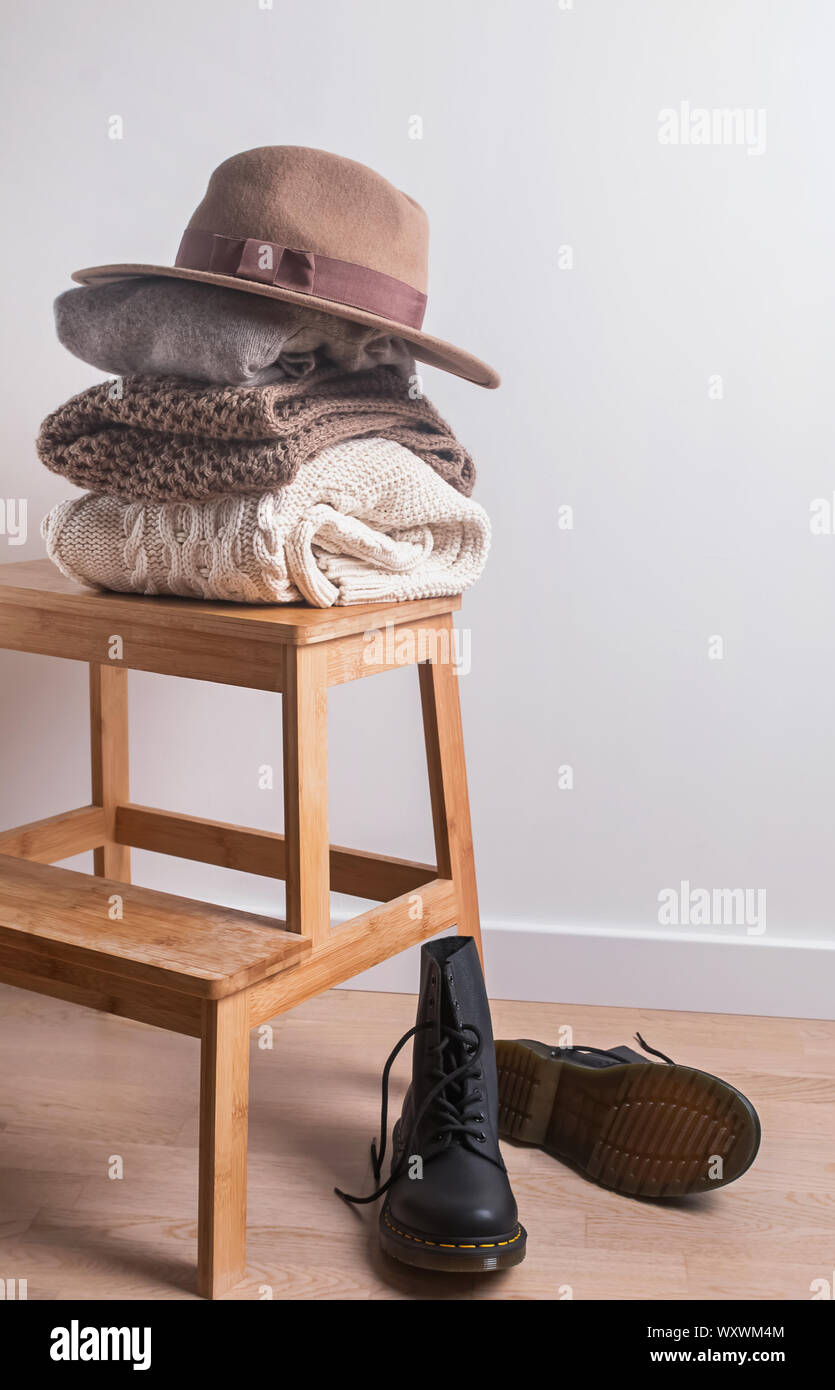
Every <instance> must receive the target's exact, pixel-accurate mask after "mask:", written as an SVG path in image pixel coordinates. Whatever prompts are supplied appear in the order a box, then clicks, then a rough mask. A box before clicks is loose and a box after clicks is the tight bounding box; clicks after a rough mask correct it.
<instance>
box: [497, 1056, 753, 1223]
mask: <svg viewBox="0 0 835 1390" xmlns="http://www.w3.org/2000/svg"><path fill="white" fill-rule="evenodd" d="M636 1037H637V1040H638V1042H639V1043H640V1045H641V1047H643V1048H644V1049H645V1050H646V1051H647V1052H652V1053H653V1054H654V1055H655V1056H656V1057H661V1058H662V1059H663V1061H664V1062H666V1063H667V1065H666V1066H662V1065H660V1064H659V1063H657V1062H648V1061H647V1059H646V1058H645V1057H642V1056H641V1055H640V1053H638V1052H633V1051H632V1049H631V1048H629V1047H613V1048H610V1049H609V1050H608V1051H603V1050H602V1049H600V1048H596V1047H566V1048H562V1047H549V1045H548V1044H547V1043H541V1042H532V1041H530V1040H529V1039H527V1038H517V1039H516V1040H515V1041H512V1042H511V1041H499V1042H497V1043H496V1061H497V1065H498V1074H499V1133H500V1135H501V1136H502V1138H503V1139H517V1140H519V1141H521V1142H522V1143H525V1144H536V1145H538V1146H539V1147H540V1148H542V1149H544V1150H545V1151H546V1153H549V1154H552V1155H553V1156H554V1157H555V1158H561V1159H564V1160H565V1161H566V1162H567V1163H570V1164H572V1166H574V1167H575V1168H577V1169H579V1170H580V1172H582V1173H584V1174H585V1176H586V1177H589V1178H592V1179H593V1180H594V1181H595V1182H598V1183H600V1184H601V1186H603V1187H609V1188H612V1189H614V1191H616V1192H626V1193H628V1194H629V1195H630V1196H633V1197H677V1196H681V1195H683V1194H686V1193H691V1192H712V1191H713V1190H714V1189H715V1188H717V1187H725V1186H727V1184H728V1183H729V1182H733V1181H734V1180H735V1179H736V1178H738V1177H740V1176H741V1175H742V1174H743V1173H744V1172H745V1170H746V1169H747V1168H749V1167H750V1166H751V1164H752V1163H753V1161H754V1158H755V1157H756V1153H757V1149H758V1148H759V1144H760V1122H759V1119H758V1117H757V1112H756V1110H755V1109H754V1107H753V1105H752V1104H751V1102H750V1101H749V1100H748V1099H747V1097H746V1096H744V1095H743V1094H742V1092H741V1091H737V1090H736V1088H735V1087H734V1086H730V1085H729V1084H728V1082H727V1081H721V1080H720V1079H719V1077H718V1076H710V1075H709V1074H708V1073H707V1072H704V1071H696V1070H695V1069H694V1068H692V1067H685V1066H679V1065H677V1064H676V1063H674V1062H672V1061H671V1060H670V1058H669V1057H665V1056H664V1054H663V1053H662V1052H656V1051H655V1049H654V1048H651V1047H647V1044H646V1043H645V1042H644V1040H643V1038H642V1037H641V1035H640V1033H638V1034H636Z"/></svg>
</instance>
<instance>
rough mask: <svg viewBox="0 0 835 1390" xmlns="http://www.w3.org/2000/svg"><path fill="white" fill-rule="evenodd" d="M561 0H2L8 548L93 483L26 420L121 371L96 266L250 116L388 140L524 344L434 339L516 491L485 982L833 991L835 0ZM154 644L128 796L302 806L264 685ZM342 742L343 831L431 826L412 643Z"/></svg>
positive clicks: (165, 870)
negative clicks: (84, 345)
mask: <svg viewBox="0 0 835 1390" xmlns="http://www.w3.org/2000/svg"><path fill="white" fill-rule="evenodd" d="M566 6H567V0H563V5H561V4H560V3H559V0H498V2H497V0H421V4H419V5H413V4H410V3H406V0H306V3H305V4H304V5H298V4H295V3H290V2H289V0H274V5H273V9H272V10H261V9H259V6H258V0H143V3H142V4H141V5H140V4H137V3H126V2H125V0H75V3H74V4H73V5H66V4H62V3H59V0H49V2H48V3H41V4H37V5H32V6H17V7H14V8H7V9H6V12H5V15H4V19H3V25H4V28H5V30H6V31H7V41H6V45H5V68H6V71H5V73H4V91H5V94H6V95H5V101H4V103H3V105H2V109H0V121H1V122H2V147H3V167H2V184H3V188H4V192H5V194H6V199H5V202H6V215H5V217H4V218H3V220H2V224H0V230H2V243H3V245H2V257H3V264H4V266H5V272H4V274H3V275H2V277H0V285H2V314H3V324H4V332H3V334H2V339H3V346H2V352H3V359H2V365H3V370H2V372H1V373H0V393H2V421H3V432H4V440H3V451H2V465H1V466H2V483H1V484H0V493H2V495H3V496H4V497H15V498H18V497H25V498H26V499H27V500H28V506H29V516H30V534H29V539H28V541H27V544H26V545H25V546H20V547H14V546H10V545H9V544H8V538H4V537H3V536H0V561H4V562H5V561H12V560H19V559H21V558H28V557H32V556H37V555H40V554H41V553H42V544H41V541H40V538H39V535H38V531H37V522H38V521H39V519H40V517H41V516H42V515H43V513H44V512H45V511H47V510H48V508H49V507H50V506H51V505H53V504H54V503H55V502H56V501H57V500H58V499H59V498H60V497H61V496H64V495H66V494H67V493H69V492H70V491H71V489H70V488H69V487H67V486H64V485H63V484H62V483H61V482H59V480H57V479H56V478H54V477H53V476H52V475H50V474H49V473H47V472H46V471H45V470H44V469H43V468H41V466H40V465H39V463H38V462H37V459H36V456H35V452H34V448H33V437H34V435H35V433H36V431H37V427H38V424H39V421H40V419H41V418H42V416H43V415H45V414H46V413H47V412H48V411H49V410H50V409H52V408H54V407H55V406H56V405H57V404H58V403H59V402H61V401H62V400H64V399H65V398H66V397H67V396H69V395H70V394H72V393H73V392H75V391H78V390H81V389H83V388H84V387H85V386H86V385H89V384H91V382H92V381H93V380H95V379H97V377H98V374H97V373H95V372H93V370H92V369H89V368H87V367H85V366H84V365H83V364H82V363H80V362H77V361H75V360H74V359H73V358H71V357H70V356H69V355H68V354H67V353H65V352H64V350H63V349H61V348H60V347H59V346H58V344H57V342H56V341H55V339H54V334H53V330H52V321H51V303H52V299H53V298H54V296H55V295H56V294H57V293H58V292H59V291H61V290H62V289H64V288H66V286H67V285H68V283H69V274H70V272H71V271H72V270H73V269H75V268H76V267H78V266H85V265H91V264H95V263H96V262H103V261H110V260H128V261H130V260H145V261H152V262H153V261H155V260H157V261H161V262H162V263H165V262H166V261H168V262H170V260H171V258H172V257H173V255H174V252H175V250H176V247H177V243H178V240H179V236H180V233H181V231H182V229H183V227H184V225H185V223H186V220H187V218H188V216H189V214H190V212H191V211H192V209H193V207H194V205H195V204H196V203H197V202H198V200H199V198H200V197H201V196H202V192H203V188H204V185H205V181H206V179H207V177H208V174H209V172H210V171H211V169H212V168H213V167H214V166H215V165H216V164H217V163H218V162H219V161H220V160H221V159H223V158H225V157H226V156H228V155H229V154H231V153H234V152H235V151H237V150H241V149H245V148H248V147H250V146H253V145H259V144H267V143H287V144H307V145H314V146H320V147H323V148H326V149H330V150H334V151H336V152H338V153H341V154H344V155H348V156H350V157H352V158H355V159H359V160H362V161H363V162H365V163H367V164H370V165H372V166H373V167H374V168H376V169H379V170H380V171H381V172H382V173H384V174H385V175H386V176H387V177H389V178H390V179H391V180H392V181H393V182H395V183H396V184H398V185H399V186H400V187H403V188H405V189H406V190H408V191H409V192H410V193H411V194H412V195H414V196H415V197H417V198H418V200H419V201H420V202H421V203H423V204H424V206H425V207H426V208H427V210H428V212H429V215H430V219H431V223H432V234H433V247H432V258H431V266H432V269H431V285H430V308H429V314H428V317H427V327H428V328H429V329H430V331H433V332H436V333H438V334H441V335H443V336H446V337H448V338H449V339H451V340H452V341H454V342H458V343H460V344H462V345H464V346H467V347H469V348H471V349H472V350H473V351H475V352H476V353H479V354H480V355H483V356H484V357H486V358H487V360H488V361H491V362H495V363H496V364H497V365H498V366H499V368H500V370H502V371H503V374H504V385H503V387H502V389H501V390H500V391H498V392H486V391H482V390H480V389H479V388H477V387H474V386H470V385H468V384H466V383H463V382H459V381H457V380H455V379H454V378H452V377H448V376H445V375H443V374H441V373H438V372H434V371H432V370H431V369H427V370H426V378H425V379H426V386H427V390H428V392H429V394H430V395H431V397H432V398H433V399H434V400H435V402H436V403H437V405H438V406H439V408H440V409H441V411H442V412H443V413H444V414H445V415H447V416H448V417H449V418H450V419H451V421H452V422H453V423H454V425H455V427H456V429H457V431H458V433H459V434H460V436H461V438H462V439H463V440H464V441H465V443H466V444H467V445H468V446H469V447H470V448H471V450H472V452H473V454H474V455H475V457H476V460H477V463H478V465H479V468H480V475H479V483H478V488H477V494H476V495H477V496H478V498H479V500H480V501H481V502H482V503H483V504H484V505H485V506H486V507H487V509H488V511H489V512H490V513H491V515H492V518H493V521H494V525H495V540H494V550H493V554H492V557H491V560H490V563H489V566H488V569H487V572H486V574H485V576H484V578H483V580H482V581H481V583H480V585H479V586H478V587H477V588H476V589H475V590H474V591H473V592H472V594H471V595H469V596H468V597H467V599H466V601H465V607H464V610H463V615H462V623H463V624H465V625H466V626H468V627H469V628H471V630H472V644H473V670H472V672H471V674H469V675H468V676H467V677H466V678H465V679H463V681H462V696H463V702H464V715H465V726H466V736H467V748H468V755H469V762H470V779H471V793H472V801H473V814H474V825H475V833H476V845H477V854H478V869H479V879H480V889H481V898H482V905H483V911H484V916H485V919H486V920H487V922H488V923H493V924H494V925H495V926H496V929H497V935H496V936H495V942H496V946H495V954H494V957H493V959H494V966H493V971H492V976H491V984H492V988H493V992H494V993H495V994H502V993H517V994H518V993H521V994H526V993H527V994H534V995H536V997H539V998H553V999H566V998H583V999H586V1000H591V1001H594V1000H600V1001H603V1002H625V1003H636V1004H639V1003H642V1002H643V1003H644V1004H650V1003H655V1004H665V1003H668V1004H670V1005H672V1006H676V1007H688V1008H698V1007H707V1008H710V1007H716V1008H730V1009H734V1008H737V1009H750V1010H751V1011H758V1012H774V1013H779V1012H809V1013H819V1012H828V1011H829V1009H828V999H829V998H830V997H831V994H832V985H833V962H835V953H833V950H832V943H833V931H832V917H833V911H832V900H833V894H832V874H831V864H832V849H831V846H832V838H833V829H834V828H835V827H834V826H833V822H835V797H833V773H835V745H833V740H832V737H831V718H830V709H831V704H832V698H833V689H835V606H833V595H835V573H833V570H834V569H835V536H814V535H812V534H811V533H810V528H809V506H810V502H811V501H812V499H815V498H817V497H820V496H825V497H829V498H831V497H832V494H833V489H835V461H833V457H832V433H833V429H832V409H831V398H832V368H833V353H832V338H833V313H832V311H833V283H834V281H833V249H832V248H833V243H835V235H833V233H834V232H835V228H833V209H832V196H831V181H832V180H831V138H832V137H831V132H832V128H833V116H835V95H833V88H832V82H831V70H832V54H833V40H835V10H833V9H832V7H831V6H828V5H826V4H824V3H821V0H817V3H815V0H794V2H793V3H792V4H791V5H778V4H776V3H773V2H772V0H676V3H675V4H670V3H669V0H632V2H631V3H630V4H623V3H621V0H597V3H593V0H574V3H573V6H571V7H566ZM683 101H688V102H690V103H691V104H692V105H693V106H701V107H706V108H724V107H740V108H751V110H752V111H753V112H758V111H760V110H764V111H765V120H766V148H765V150H764V152H761V153H756V152H754V153H749V152H748V150H747V149H746V147H745V146H743V145H739V144H730V145H727V144H726V145H709V146H698V147H694V146H683V145H674V146H671V145H664V144H661V143H659V139H658V132H659V119H658V116H659V111H660V110H662V109H663V108H675V109H678V108H679V104H680V103H681V102H683ZM113 114H119V115H121V116H122V117H123V119H124V123H125V138H124V139H123V140H122V141H113V140H110V139H108V117H109V116H111V115H113ZM413 115H420V116H421V117H422V119H423V122H424V136H423V139H422V140H414V139H410V138H409V119H410V117H411V116H413ZM760 133H761V132H760ZM565 246H570V247H571V248H572V254H573V263H574V264H573V269H562V268H560V260H561V257H562V259H563V260H564V259H565V253H564V252H563V253H561V252H560V248H561V247H565ZM716 376H719V377H721V378H722V383H723V391H724V394H723V398H722V399H711V398H710V380H711V378H713V377H716ZM562 504H569V505H571V506H572V507H573V508H574V513H575V526H574V529H573V530H571V531H563V530H559V529H558V528H557V525H556V519H557V513H558V508H559V506H560V505H562ZM712 635H720V636H721V637H722V638H723V639H724V659H723V660H721V661H717V660H710V659H709V657H708V641H709V638H710V637H711V636H712ZM84 678H85V673H84V671H83V670H82V668H81V667H76V666H74V665H70V664H68V663H64V664H63V665H61V664H58V663H49V662H47V661H46V660H45V659H42V658H35V657H24V656H18V655H2V656H0V679H2V694H1V695H0V699H2V713H3V719H4V721H5V722H4V729H5V733H4V754H5V756H4V777H3V782H2V792H0V798H1V799H2V805H0V820H2V822H4V823H7V824H11V823H15V822H17V821H21V820H25V819H29V818H32V817H35V816H37V815H44V814H49V813H51V812H53V811H56V810H59V809H62V808H63V807H65V806H69V805H71V804H78V803H80V802H82V801H83V800H84V799H85V798H86V795H87V785H86V772H85V767H86V756H87V750H86V724H85V712H84V700H85V684H84ZM131 681H132V687H131V693H132V699H133V724H134V728H133V739H134V743H133V757H134V769H135V778H134V797H135V799H136V800H138V801H142V802H145V803H149V804H156V805H160V806H164V807H170V808H176V809H182V810H187V811H193V812H196V813H199V814H202V815H207V816H213V817H216V818H218V819H225V820H230V821H237V822H241V823H249V824H253V825H260V826H266V827H271V828H280V826H281V805H280V790H279V791H277V792H275V793H274V794H272V795H270V794H269V793H265V792H261V791H259V790H258V789H257V783H256V773H257V768H258V766H259V765H261V764H263V763H264V762H270V761H274V762H275V763H276V765H278V761H279V758H280V721H279V710H278V708H277V701H276V700H275V699H273V698H271V697H269V696H267V695H263V694H260V693H254V692H243V691H238V690H228V689H227V690H224V689H220V688H218V687H214V686H208V685H200V684H198V683H192V682H180V681H173V680H164V679H163V678H160V677H153V676H146V675H136V676H132V678H131ZM331 744H332V752H331V756H332V778H333V793H332V834H333V838H334V840H336V841H339V842H342V843H351V844H355V845H357V846H360V847H366V848H378V849H380V850H382V851H387V852H392V853H400V854H406V855H414V856H415V857H429V856H430V854H431V842H430V831H429V818H428V810H427V807H426V803H425V795H424V767H423V762H422V749H421V745H420V733H419V725H418V708H417V698H416V692H415V690H414V688H413V682H412V680H411V679H410V673H406V672H402V673H397V674H396V675H394V676H391V677H387V678H385V679H383V678H382V677H380V678H378V679H377V680H375V681H369V682H365V683H361V684H357V685H354V686H350V687H346V688H343V689H340V690H337V691H336V692H334V694H333V696H332V714H331ZM564 764H570V765H571V767H572V768H573V770H574V789H573V790H570V791H569V790H559V789H558V768H559V767H560V766H561V765H564ZM277 785H278V786H279V787H280V776H279V777H278V778H277ZM137 877H138V878H140V880H141V881H144V882H148V883H154V884H159V885H160V886H167V887H175V888H177V887H179V888H181V889H182V890H183V891H192V892H194V893H196V894H197V895H204V896H210V895H216V896H217V897H218V899H221V898H225V899H226V900H228V901H232V902H242V903H257V904H258V905H259V906H260V907H261V908H262V909H263V910H270V908H271V906H272V905H273V903H274V901H275V897H274V885H271V884H268V883H265V882H264V881H263V880H248V879H245V878H244V877H243V876H233V875H226V874H223V873H221V872H220V871H213V870H210V869H205V868H201V867H199V866H194V865H188V866H186V865H183V864H179V863H175V862H167V861H164V860H161V859H158V858H156V857H154V858H151V857H149V856H140V855H137ZM682 880H688V881H689V882H691V883H692V884H693V886H694V887H696V886H697V887H705V888H709V889H711V888H730V887H738V888H751V889H762V890H765V891H766V892H767V925H766V931H765V932H764V933H763V934H762V935H749V934H747V933H746V930H745V928H744V927H734V926H733V925H727V924H722V923H715V922H714V923H713V924H712V925H710V926H708V927H698V926H696V927H691V928H689V929H685V928H683V927H668V926H664V925H661V924H659V922H658V916H657V914H658V901H657V900H658V893H659V891H660V890H661V889H663V888H666V887H677V886H678V885H679V884H680V882H681V881H682ZM530 927H534V928H535V930H529V928H530ZM500 928H504V931H503V933H502V935H501V936H499V935H498V931H499V929H500ZM508 929H509V930H508ZM553 933H560V934H561V935H558V936H556V937H555V936H554V935H553ZM511 934H512V936H511ZM681 938H684V939H683V940H682V939H681ZM732 941H736V943H737V944H735V945H732V944H730V943H731V942H732ZM676 942H678V943H679V944H678V946H677V947H676V946H675V943H676ZM688 942H689V943H690V944H687V943H688ZM783 943H785V944H783ZM775 950H776V951H777V954H775ZM694 952H695V955H694ZM781 953H782V954H781ZM696 958H698V960H699V961H700V962H701V964H700V965H699V967H698V968H695V967H694V966H693V964H692V962H693V961H694V960H695V959H696ZM775 962H779V965H775ZM377 978H378V981H381V982H383V983H385V982H389V983H392V982H393V983H395V984H398V985H399V986H400V987H404V988H408V987H410V986H411V985H412V983H413V981H414V972H413V969H412V968H411V964H409V965H408V966H407V967H406V968H405V969H404V968H403V967H402V965H401V966H400V967H399V969H393V968H390V969H389V970H388V972H386V971H385V970H384V971H383V972H382V974H380V975H378V977H377ZM729 980H730V981H731V982H734V981H736V987H730V988H729V986H728V981H729Z"/></svg>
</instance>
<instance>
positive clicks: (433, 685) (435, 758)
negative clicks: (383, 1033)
mask: <svg viewBox="0 0 835 1390" xmlns="http://www.w3.org/2000/svg"><path fill="white" fill-rule="evenodd" d="M443 626H444V627H445V629H446V630H447V632H448V638H449V645H448V653H447V656H448V659H447V660H446V661H437V660H436V661H430V662H422V663H421V664H420V665H419V666H418V674H419V678H420V698H421V704H422V706H423V731H424V736H425V739H426V761H427V765H428V768H429V795H430V798H431V802H432V822H433V825H434V827H435V854H436V857H437V863H438V873H439V874H440V875H441V877H442V878H451V879H452V880H453V882H454V884H455V887H456V890H457V894H458V931H459V932H460V933H461V934H462V935H464V936H472V937H474V938H475V943H476V946H477V947H478V954H479V956H480V957H481V962H482V967H483V965H484V957H483V955H482V947H481V923H480V921H479V915H478V891H477V889H476V878H475V860H474V857H473V832H472V826H471V825H470V799H469V794H468V791H467V766H466V762H465V759H464V731H463V728H462V725H461V705H460V701H459V698H458V676H457V675H456V672H455V667H454V665H453V661H452V657H453V652H454V648H453V627H452V618H451V617H448V618H446V619H445V620H444V624H443Z"/></svg>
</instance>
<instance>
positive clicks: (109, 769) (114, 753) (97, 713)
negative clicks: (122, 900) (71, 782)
mask: <svg viewBox="0 0 835 1390" xmlns="http://www.w3.org/2000/svg"><path fill="white" fill-rule="evenodd" d="M90 759H91V763H92V783H93V804H94V805H96V806H103V807H104V814H105V820H106V824H107V829H106V835H107V839H106V840H105V843H104V844H103V845H102V846H101V847H100V848H99V849H95V850H93V872H94V873H95V874H97V875H98V876H99V878H115V879H117V880H118V882H120V883H130V849H129V848H128V846H127V845H117V844H116V841H115V839H114V838H113V837H114V833H115V819H116V807H117V806H118V805H120V804H124V803H125V802H126V801H129V800H130V771H129V763H128V673H127V669H126V668H125V667H124V666H105V665H99V664H98V663H97V662H91V663H90Z"/></svg>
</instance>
